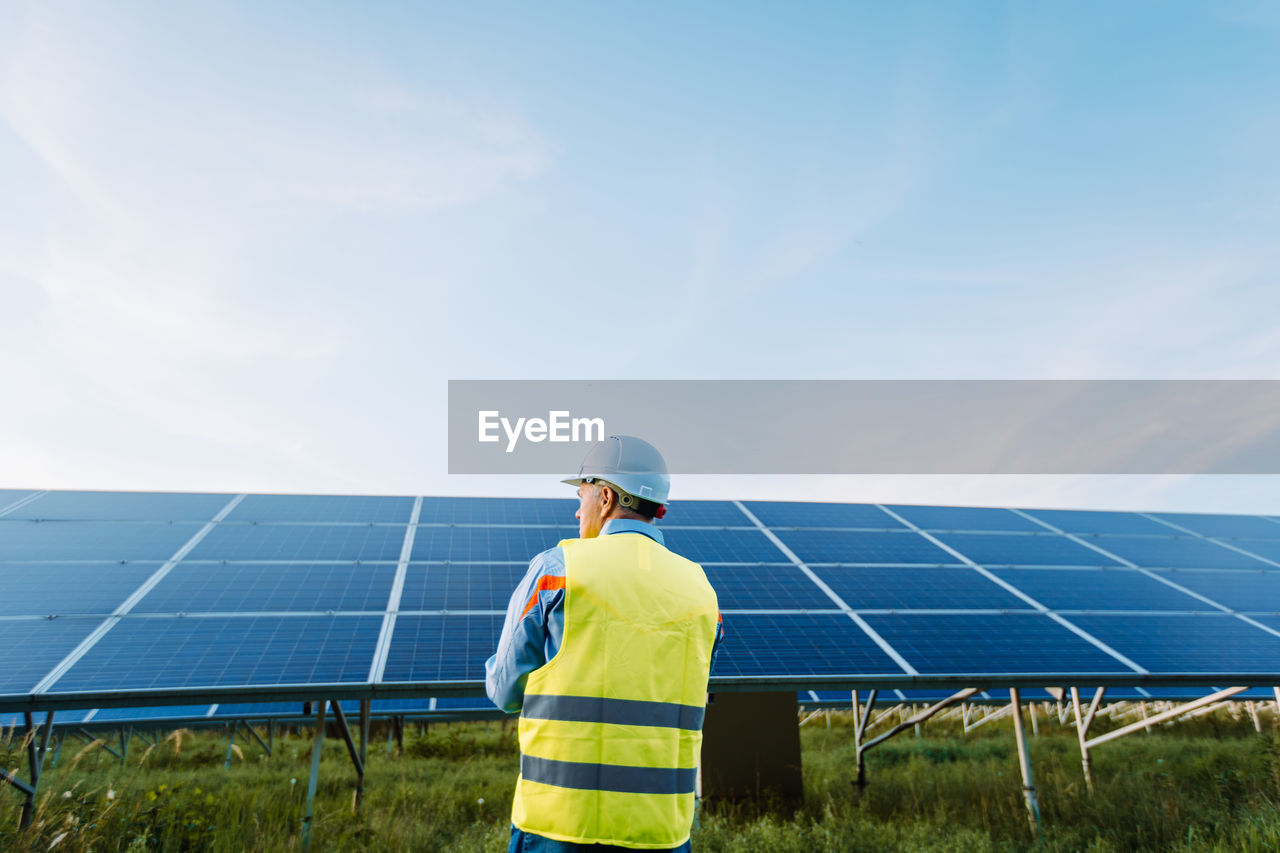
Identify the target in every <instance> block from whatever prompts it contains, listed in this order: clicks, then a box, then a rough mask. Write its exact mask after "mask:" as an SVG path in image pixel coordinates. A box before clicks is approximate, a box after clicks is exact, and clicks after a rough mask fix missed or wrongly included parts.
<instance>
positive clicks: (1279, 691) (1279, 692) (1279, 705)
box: [1271, 687, 1280, 725]
mask: <svg viewBox="0 0 1280 853" xmlns="http://www.w3.org/2000/svg"><path fill="white" fill-rule="evenodd" d="M1271 690H1272V691H1273V692H1274V693H1275V694H1276V724H1277V725H1280V687H1272V688H1271Z"/></svg>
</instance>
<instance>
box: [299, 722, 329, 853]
mask: <svg viewBox="0 0 1280 853" xmlns="http://www.w3.org/2000/svg"><path fill="white" fill-rule="evenodd" d="M317 704H318V705H319V709H318V710H317V711H316V737H315V741H314V742H313V743H312V745H311V778H310V779H309V780H308V781H307V814H306V816H305V817H304V818H303V819H302V849H303V851H306V850H310V849H311V807H312V804H313V803H314V802H315V799H316V782H317V781H318V780H319V779H320V753H321V752H322V751H323V748H324V707H325V705H326V704H327V703H326V701H325V700H323V699H322V700H320V702H319V703H317Z"/></svg>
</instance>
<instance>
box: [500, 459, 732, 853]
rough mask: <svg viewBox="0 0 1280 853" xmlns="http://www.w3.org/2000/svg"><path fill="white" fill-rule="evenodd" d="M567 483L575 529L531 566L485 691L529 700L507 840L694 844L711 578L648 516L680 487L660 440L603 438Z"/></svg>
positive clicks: (518, 849)
mask: <svg viewBox="0 0 1280 853" xmlns="http://www.w3.org/2000/svg"><path fill="white" fill-rule="evenodd" d="M563 482H565V483H568V484H570V485H576V486H577V487H578V500H579V504H578V511H577V513H576V514H575V516H576V518H577V519H578V533H579V538H578V539H565V540H562V541H561V542H560V544H558V545H556V546H555V547H554V548H551V549H550V550H548V551H543V552H542V553H541V554H538V555H537V556H536V557H534V558H533V560H532V561H531V562H530V563H529V571H528V573H527V574H526V575H525V577H524V579H523V580H522V581H521V582H520V585H519V586H518V587H517V588H516V591H515V593H514V594H513V595H512V597H511V602H510V604H509V605H508V606H507V617H506V621H505V623H504V624H503V626H502V636H501V638H500V639H499V640H498V650H497V653H496V654H494V656H493V657H491V658H489V660H488V661H487V662H486V663H485V676H486V677H485V684H486V689H487V691H488V694H489V698H490V699H492V700H493V702H494V704H496V705H497V706H498V707H500V708H502V709H503V710H504V711H517V710H518V711H520V712H521V714H520V753H521V757H520V778H519V779H518V780H517V782H516V793H515V800H514V802H513V803H512V808H511V823H512V828H511V846H510V853H534V851H555V853H560V851H576V850H593V851H601V850H610V849H614V850H622V849H641V850H671V851H688V850H689V849H690V845H689V830H690V827H691V825H692V822H693V806H694V787H695V783H696V777H697V766H698V758H699V754H700V752H701V746H702V717H703V713H704V710H705V707H706V692H707V678H708V675H709V673H710V668H711V661H712V658H713V656H714V654H715V650H716V647H717V646H718V644H719V640H720V638H721V636H722V634H723V630H722V628H721V624H720V612H719V610H718V607H717V603H716V594H715V591H714V590H712V588H711V585H710V584H709V583H707V578H706V575H705V574H703V571H702V567H701V566H699V565H698V564H697V563H693V562H690V561H689V560H686V559H684V558H683V557H680V556H677V555H676V554H673V553H671V552H670V551H668V550H667V549H666V548H665V547H664V546H663V544H662V533H661V531H659V530H658V529H657V528H656V527H654V526H653V521H654V519H655V518H661V517H662V516H663V515H665V514H666V503H667V496H668V493H669V491H670V479H669V478H668V476H667V466H666V462H665V461H664V460H663V458H662V455H661V454H660V453H658V451H657V449H656V448H655V447H654V446H653V445H651V444H649V443H648V442H646V441H642V440H641V439H638V438H635V437H633V436H627V435H613V436H609V437H608V438H606V439H605V440H604V441H601V442H598V443H597V444H596V445H595V446H593V447H592V449H591V450H590V451H589V452H588V453H587V456H586V458H585V459H584V460H583V462H582V466H581V468H580V469H579V471H578V475H577V476H576V477H571V478H569V479H567V480H564V481H563Z"/></svg>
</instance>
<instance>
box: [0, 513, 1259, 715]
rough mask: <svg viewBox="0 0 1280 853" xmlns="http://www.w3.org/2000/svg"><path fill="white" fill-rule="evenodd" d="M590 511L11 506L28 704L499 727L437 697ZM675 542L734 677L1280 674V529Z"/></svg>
mask: <svg viewBox="0 0 1280 853" xmlns="http://www.w3.org/2000/svg"><path fill="white" fill-rule="evenodd" d="M575 509H576V502H575V501H572V500H552V499H538V500H524V499H507V498H442V497H425V498H412V497H359V496H286V495H248V496H233V495H218V494H159V493H103V492H21V491H13V490H10V491H4V492H0V662H2V665H0V710H17V709H19V708H24V707H33V706H34V704H38V705H39V707H71V706H73V705H75V704H78V703H82V702H83V700H84V699H85V698H86V697H116V698H117V700H118V701H126V700H124V699H120V697H121V696H122V695H124V696H127V697H128V699H127V701H132V702H135V703H136V704H138V705H147V704H149V703H148V701H147V699H148V697H149V696H160V697H162V698H163V700H164V701H165V702H169V701H178V699H179V698H182V697H186V698H185V701H186V703H187V705H189V706H190V707H189V709H188V710H189V712H190V713H189V714H188V716H207V717H210V718H218V717H219V716H221V715H225V714H231V713H235V712H236V711H237V710H241V709H243V708H244V707H247V706H244V704H243V703H244V702H251V701H252V702H258V703H268V704H267V705H259V706H254V707H260V708H266V707H268V706H270V707H273V708H276V709H277V710H280V711H281V712H282V713H284V712H286V711H287V709H289V708H293V707H294V706H295V705H296V703H292V704H289V703H286V704H284V705H279V704H275V705H272V704H271V703H272V700H273V699H277V698H279V696H280V695H282V694H281V689H282V688H285V687H297V686H309V685H326V686H332V685H345V686H349V687H352V688H359V687H361V686H372V687H383V686H386V685H401V686H402V687H403V686H406V685H408V686H412V688H413V689H408V688H405V689H402V690H401V691H400V692H401V693H402V694H404V693H412V692H417V693H419V694H420V698H404V699H400V700H380V701H384V702H387V701H390V702H393V704H392V705H387V706H382V707H385V708H387V709H388V712H394V711H395V710H396V709H397V708H399V709H402V710H417V709H422V710H427V709H429V710H433V711H435V710H441V709H444V708H454V709H457V710H467V709H468V708H469V709H471V710H479V709H481V708H483V707H485V706H484V703H483V700H476V699H469V698H466V697H449V696H443V695H442V696H438V697H436V698H435V699H432V698H430V697H429V694H430V693H431V686H432V685H449V686H450V687H451V688H453V689H454V692H456V689H457V688H458V686H459V685H460V684H461V685H463V686H464V687H465V686H466V685H471V686H472V687H479V686H480V684H481V683H482V681H483V677H484V670H483V666H484V660H485V658H486V657H488V655H489V654H491V653H492V650H493V648H494V646H495V645H496V641H497V636H498V632H499V630H500V628H501V623H502V616H503V612H504V610H505V608H506V604H507V599H508V597H509V595H510V594H511V590H512V589H513V588H514V586H515V584H516V583H517V581H518V580H519V578H520V577H521V576H522V574H523V573H524V571H525V568H526V567H527V565H528V561H529V559H530V557H531V556H532V555H533V554H535V553H537V552H539V551H541V550H544V549H546V548H548V547H551V546H552V545H554V544H555V543H556V542H557V541H559V540H560V539H563V538H568V537H572V536H575V535H576V534H577V522H576V521H575V519H574V515H573V514H574V511H575ZM660 527H661V529H662V530H663V532H664V536H665V538H666V543H667V545H668V547H670V548H671V549H672V550H673V551H675V552H677V553H680V554H683V555H684V556H686V557H689V558H690V559H692V560H695V561H697V562H700V563H701V564H702V565H703V566H704V567H705V569H706V572H707V576H708V578H709V579H710V580H711V583H712V585H713V586H714V587H715V588H716V590H717V593H718V595H719V599H720V607H721V609H722V611H723V612H724V617H725V626H726V635H727V640H726V643H725V645H724V648H723V650H722V652H721V654H720V657H719V660H718V663H717V667H716V671H715V673H714V679H715V681H716V682H717V683H719V684H721V685H732V684H735V683H736V684H739V685H742V684H745V683H748V682H757V681H763V682H766V683H768V682H770V681H774V682H776V683H778V684H783V683H786V684H787V685H789V686H790V687H791V689H795V688H796V687H804V686H805V685H804V684H803V683H802V682H804V681H805V680H806V679H811V680H812V682H813V686H814V687H819V688H824V689H825V688H830V687H833V686H836V684H837V683H840V685H841V686H852V685H862V686H864V687H865V686H868V685H870V684H871V683H873V682H874V681H875V680H876V679H881V680H883V681H884V682H885V683H887V684H897V685H902V684H905V683H906V682H907V681H910V682H911V684H913V685H916V686H925V687H929V686H930V683H931V680H932V682H933V684H932V686H933V687H938V688H941V687H943V686H944V684H945V685H950V684H955V683H957V679H970V680H971V681H972V682H973V683H982V682H983V679H984V677H986V678H988V679H989V678H991V677H996V676H1002V677H1005V678H1006V681H1005V683H1006V684H1007V683H1012V682H1010V681H1009V680H1008V679H1010V678H1012V679H1014V680H1016V679H1017V678H1019V677H1021V676H1027V677H1028V678H1029V679H1039V680H1038V683H1039V684H1040V685H1043V684H1045V683H1046V682H1045V681H1044V679H1045V678H1046V677H1053V678H1058V679H1060V681H1061V683H1069V682H1070V681H1071V680H1073V679H1075V678H1076V677H1079V676H1084V675H1093V676H1100V675H1111V676H1116V677H1120V676H1127V675H1133V676H1137V678H1135V683H1138V682H1142V683H1149V682H1158V681H1159V680H1160V678H1161V677H1162V676H1177V677H1183V676H1192V677H1194V679H1196V683H1197V684H1202V685H1204V686H1210V685H1213V684H1216V683H1217V682H1216V681H1215V680H1214V679H1215V678H1216V677H1217V676H1219V675H1225V674H1234V675H1241V674H1254V675H1256V676H1257V677H1259V678H1272V677H1274V678H1275V679H1276V680H1277V681H1280V518H1276V517H1266V516H1225V515H1195V514H1168V513H1159V514H1141V513H1125V512H1094V511H1065V510H1017V509H1002V508H968V507H925V506H878V505H867V504H830V503H799V502H777V501H743V502H734V501H683V502H679V501H677V502H675V503H673V504H672V505H671V508H670V512H669V514H668V516H667V518H666V519H665V520H663V521H662V522H661V524H660ZM1173 680H1177V679H1176V678H1175V679H1173ZM845 682H847V685H846V684H845ZM1035 683H1037V682H1036V681H1035V680H1029V681H1027V682H1026V685H1027V686H1032V685H1033V684H1035ZM1050 683H1052V682H1050ZM1082 686H1083V684H1082ZM1228 686H1230V685H1228ZM419 688H420V689H419ZM219 691H231V692H230V693H229V694H227V695H228V698H229V701H232V702H234V703H235V704H234V706H233V705H217V706H215V705H214V704H213V702H214V701H216V699H217V698H218V697H217V694H218V693H219ZM355 692H358V690H355V691H354V692H349V693H348V694H346V695H355ZM437 692H439V691H437ZM1155 692H1158V691H1155V688H1146V689H1139V690H1138V693H1137V695H1146V694H1148V693H1150V694H1152V695H1154V693H1155ZM295 694H296V691H295ZM295 694H290V695H295ZM202 695H203V696H204V697H205V698H207V699H208V700H209V704H208V705H201V704H198V698H197V697H201V696H202ZM370 695H378V694H377V691H376V690H371V692H370ZM382 695H387V694H386V693H383V694H382ZM843 695H847V693H846V694H843ZM902 695H904V696H905V695H906V694H902ZM913 695H915V694H913ZM33 696H35V697H37V701H36V703H34V704H33V700H32V698H31V697H33ZM193 701H194V702H196V704H192V702H193ZM395 702H402V703H408V704H401V705H395V704H394V703H395ZM442 703H443V704H442ZM150 704H157V705H159V704H161V702H154V703H150ZM134 710H135V712H136V709H134ZM76 713H83V714H91V715H92V716H91V719H94V720H99V721H101V720H104V719H111V718H113V717H115V716H117V715H119V714H122V713H124V712H121V711H107V710H102V711H97V712H90V711H78V712H76ZM148 713H150V712H148ZM154 713H155V714H162V715H163V714H166V713H170V712H167V711H161V710H157V711H155V712H154ZM266 713H268V712H266V711H263V714H264V715H265V714H266ZM270 713H275V712H274V711H272V712H270ZM99 714H102V715H105V716H98V715H99Z"/></svg>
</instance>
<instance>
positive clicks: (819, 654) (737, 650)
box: [716, 613, 902, 678]
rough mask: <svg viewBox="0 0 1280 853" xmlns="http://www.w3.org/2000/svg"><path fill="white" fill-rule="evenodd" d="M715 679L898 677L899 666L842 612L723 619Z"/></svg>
mask: <svg viewBox="0 0 1280 853" xmlns="http://www.w3.org/2000/svg"><path fill="white" fill-rule="evenodd" d="M724 631H725V640H724V645H723V647H722V648H721V650H720V652H719V656H718V659H717V660H716V675H717V677H721V678H724V677H729V678H732V677H735V676H739V677H741V676H755V677H759V676H794V675H828V674H829V675H835V674H838V673H844V672H861V673H883V674H891V675H900V674H902V668H901V667H899V666H898V665H897V664H896V663H894V662H893V659H892V658H890V657H889V656H888V655H886V654H885V653H884V652H883V651H881V649H880V648H879V647H878V646H877V645H876V644H875V642H873V641H872V640H871V638H869V637H868V636H867V635H866V633H864V632H863V631H862V630H861V629H860V628H858V626H857V625H855V624H854V623H853V622H852V620H850V619H849V617H847V616H844V615H843V614H839V615H838V614H822V613H816V614H776V615H775V614H768V613H765V614H751V615H743V614H735V613H727V614H725V617H724Z"/></svg>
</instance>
